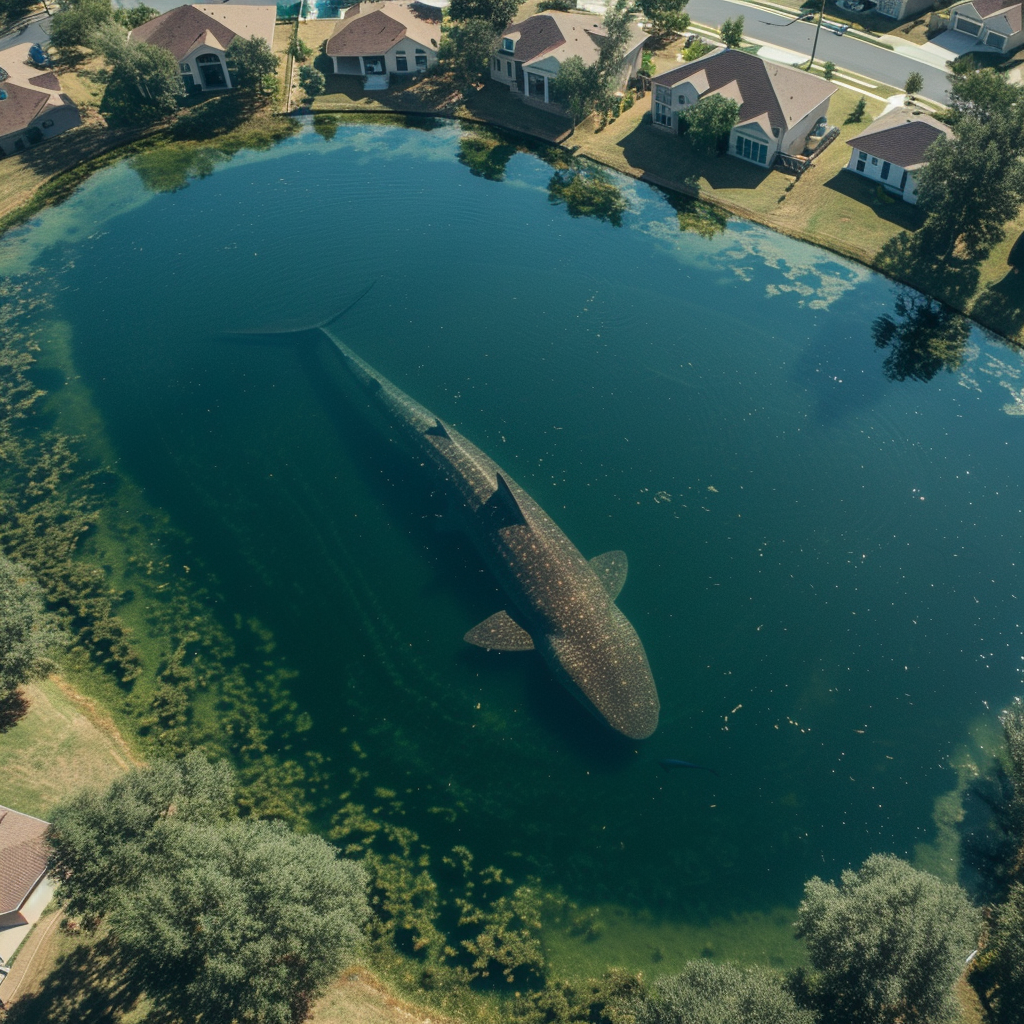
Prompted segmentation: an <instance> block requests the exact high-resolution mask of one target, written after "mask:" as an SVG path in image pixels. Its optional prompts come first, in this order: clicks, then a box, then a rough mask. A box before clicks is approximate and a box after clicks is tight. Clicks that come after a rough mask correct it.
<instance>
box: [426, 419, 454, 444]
mask: <svg viewBox="0 0 1024 1024" xmlns="http://www.w3.org/2000/svg"><path fill="white" fill-rule="evenodd" d="M423 433H424V434H429V435H430V436H431V437H447V438H448V440H449V441H450V440H451V437H452V435H451V434H449V433H448V428H447V427H446V426H445V425H444V424H443V423H442V422H441V421H440V420H438V421H437V422H436V423H435V424H434V425H433V426H432V427H427V429H426V430H424V431H423Z"/></svg>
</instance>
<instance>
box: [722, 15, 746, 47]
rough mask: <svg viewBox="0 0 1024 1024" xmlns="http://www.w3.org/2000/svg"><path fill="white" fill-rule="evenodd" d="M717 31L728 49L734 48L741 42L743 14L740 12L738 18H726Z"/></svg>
mask: <svg viewBox="0 0 1024 1024" xmlns="http://www.w3.org/2000/svg"><path fill="white" fill-rule="evenodd" d="M718 31H719V34H720V35H721V37H722V42H723V43H725V45H726V46H728V47H729V49H731V50H735V49H736V47H737V46H740V45H741V44H742V43H743V15H742V14H741V15H740V16H739V17H738V18H726V19H725V21H723V22H722V27H721V28H720V29H719V30H718Z"/></svg>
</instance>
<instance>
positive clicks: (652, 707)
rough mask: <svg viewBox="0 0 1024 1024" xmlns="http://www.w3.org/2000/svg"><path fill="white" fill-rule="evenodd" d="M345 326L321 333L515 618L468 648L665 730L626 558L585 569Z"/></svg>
mask: <svg viewBox="0 0 1024 1024" xmlns="http://www.w3.org/2000/svg"><path fill="white" fill-rule="evenodd" d="M360 297H361V296H360ZM356 301H358V299H357V300H356ZM347 308H351V307H347ZM346 311H347V309H346ZM343 312H344V311H343ZM341 315H342V314H340V313H339V314H338V315H336V316H334V317H332V318H331V320H329V321H327V322H326V323H323V324H318V325H317V326H316V328H315V329H316V330H317V331H319V332H321V333H322V335H323V336H324V337H326V338H327V339H328V340H329V341H330V343H331V344H332V345H333V346H334V348H335V349H336V350H337V353H338V354H340V356H341V362H342V363H343V364H344V366H345V367H346V369H347V370H348V372H349V373H350V374H351V376H352V377H353V378H354V379H355V381H356V382H357V384H358V385H359V386H360V387H361V388H362V390H364V391H365V393H366V394H367V395H368V396H369V398H370V401H371V404H373V405H375V406H376V407H377V409H378V411H379V412H380V413H383V415H384V417H385V420H386V422H387V424H388V426H389V427H390V429H391V430H392V432H393V433H394V434H395V436H396V440H400V441H402V442H404V447H405V448H406V449H411V452H412V454H413V455H415V456H417V457H418V458H419V459H420V460H422V461H423V462H424V464H425V465H427V466H430V467H432V469H433V470H434V472H435V479H436V480H438V481H439V483H440V484H441V486H442V487H443V490H444V492H445V493H446V495H447V497H448V498H449V500H450V502H451V504H452V506H453V508H454V509H456V510H457V512H458V519H459V526H460V527H461V529H462V530H464V532H465V533H466V534H467V535H468V536H469V537H470V539H471V540H472V542H473V545H474V547H475V548H476V549H477V551H478V552H479V554H480V556H481V557H482V558H483V560H484V563H485V564H486V566H487V567H488V569H489V570H490V571H491V573H492V574H493V576H494V578H495V579H496V581H497V582H498V584H499V585H500V587H501V589H502V590H503V591H504V593H505V596H506V597H507V598H508V602H509V605H508V607H507V608H504V609H501V610H500V611H497V612H495V613H494V614H493V615H491V616H490V617H489V618H487V619H484V621H483V622H481V623H480V624H479V625H477V626H475V627H474V628H473V629H471V630H469V632H468V633H466V635H465V639H466V641H467V642H468V643H471V644H475V645H477V646H478V647H482V648H485V649H486V650H492V651H532V650H536V651H537V652H539V653H540V654H541V656H542V657H543V658H544V660H545V661H546V662H547V664H548V666H549V668H550V669H551V671H552V672H553V674H554V675H555V676H556V678H557V679H558V680H559V681H560V682H561V683H562V684H563V685H564V686H565V687H566V688H567V689H568V690H569V692H570V693H572V694H573V696H575V697H576V698H577V699H578V700H579V701H580V702H581V703H582V704H583V705H584V707H586V708H587V709H588V710H590V711H591V712H593V713H594V714H595V715H596V716H597V717H598V718H599V719H601V720H603V721H604V722H606V723H607V724H608V725H609V726H611V728H612V729H614V730H616V731H617V732H619V733H622V734H623V735H624V736H628V737H629V738H630V739H636V740H640V739H646V738H647V737H648V736H650V735H651V734H652V733H653V732H654V730H655V729H656V728H657V726H658V714H659V711H660V704H659V701H658V691H657V689H656V687H655V685H654V677H653V676H652V674H651V669H650V665H649V664H648V662H647V654H646V652H645V651H644V647H643V644H642V643H641V641H640V638H639V637H638V636H637V633H636V630H635V629H634V628H633V626H632V624H631V623H630V621H629V620H628V619H627V618H626V616H625V615H623V614H622V612H621V611H620V610H619V608H618V607H617V606H616V604H615V598H616V597H618V595H619V592H620V591H621V590H622V586H623V584H624V583H625V580H626V570H627V563H626V556H625V554H624V553H623V552H621V551H609V552H606V553H605V554H603V555H598V556H597V557H596V558H592V559H590V560H589V561H588V560H587V559H585V558H584V557H583V555H582V554H580V552H579V551H578V550H577V548H576V546H575V545H574V544H573V543H572V541H571V540H569V538H568V537H567V536H566V535H565V534H564V533H563V532H562V531H561V530H560V529H559V528H558V526H557V525H555V523H554V521H553V520H552V519H551V517H550V516H549V515H548V514H547V513H546V512H545V511H544V510H543V509H542V508H541V507H540V506H539V505H538V504H537V502H535V501H534V500H533V498H531V497H530V495H529V494H527V493H526V491H524V490H523V489H522V488H521V487H520V486H519V485H518V484H517V483H516V482H515V481H514V480H513V479H512V478H511V477H510V476H509V475H508V474H507V473H506V472H505V471H504V470H503V469H502V468H501V466H499V465H498V464H497V463H496V462H495V461H494V460H493V459H491V458H490V457H489V456H487V455H486V454H485V453H484V452H482V451H481V450H480V449H479V448H477V447H476V445H474V444H473V443H472V442H471V441H468V440H467V439H466V438H465V437H463V436H462V435H461V434H460V433H459V432H458V431H457V430H455V429H454V427H450V426H449V425H448V424H446V423H444V422H443V421H442V420H441V419H440V418H439V417H437V416H436V415H435V414H434V413H432V412H431V411H430V410H429V409H427V408H425V407H424V406H422V405H420V404H419V403H418V402H416V401H415V400H414V399H412V398H410V397H409V395H407V394H405V392H403V391H402V390H400V389H399V388H398V387H396V386H395V385H394V384H392V383H391V381H389V380H388V379H387V378H386V377H384V376H383V375H382V374H380V373H378V372H377V370H375V369H374V368H373V367H372V366H370V365H369V364H368V363H366V362H365V361H364V360H362V359H360V358H359V356H357V355H356V354H355V352H353V351H352V350H351V349H350V348H349V347H348V346H347V345H345V344H344V343H343V342H341V341H339V340H338V338H337V337H335V335H334V334H332V333H331V331H330V330H329V329H328V328H329V326H330V325H331V324H332V323H334V322H335V321H336V320H338V319H339V318H340V316H341ZM259 333H267V334H282V333H285V334H290V333H298V332H293V331H261V332H259Z"/></svg>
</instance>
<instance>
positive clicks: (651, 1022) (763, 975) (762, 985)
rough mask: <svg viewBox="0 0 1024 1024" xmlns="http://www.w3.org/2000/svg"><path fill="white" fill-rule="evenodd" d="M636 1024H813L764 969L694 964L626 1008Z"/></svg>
mask: <svg viewBox="0 0 1024 1024" xmlns="http://www.w3.org/2000/svg"><path fill="white" fill-rule="evenodd" d="M632 1009H633V1012H634V1015H635V1019H636V1022H637V1024H738V1022H742V1024H814V1014H813V1013H812V1012H811V1011H809V1010H802V1009H800V1008H798V1007H797V1005H796V1002H795V1001H794V999H793V996H792V995H790V994H789V992H787V991H786V989H785V987H784V984H783V981H782V979H781V978H780V977H779V976H778V975H777V974H775V973H774V972H772V971H769V970H767V969H766V968H764V967H738V966H736V965H735V964H729V963H724V964H716V963H713V962H711V961H710V960H695V961H693V962H692V963H689V964H687V965H686V967H685V969H684V970H683V971H682V973H680V974H676V975H673V976H672V977H668V978H661V979H659V980H658V981H656V982H655V983H654V986H653V991H652V993H651V995H650V997H649V998H647V999H642V1000H640V1001H639V1002H637V1003H636V1004H634V1006H633V1007H632Z"/></svg>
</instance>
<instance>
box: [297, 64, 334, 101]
mask: <svg viewBox="0 0 1024 1024" xmlns="http://www.w3.org/2000/svg"><path fill="white" fill-rule="evenodd" d="M299 85H300V86H301V87H302V91H303V92H304V93H305V94H306V98H307V99H308V100H310V101H311V102H312V100H314V99H315V98H316V97H317V96H319V95H320V94H321V93H322V92H323V91H324V89H326V88H327V79H326V78H324V73H323V72H322V71H318V70H317V69H316V68H315V67H313V66H312V65H308V64H304V65H303V66H302V67H301V68H299Z"/></svg>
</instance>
